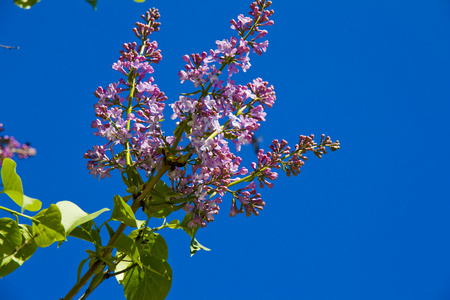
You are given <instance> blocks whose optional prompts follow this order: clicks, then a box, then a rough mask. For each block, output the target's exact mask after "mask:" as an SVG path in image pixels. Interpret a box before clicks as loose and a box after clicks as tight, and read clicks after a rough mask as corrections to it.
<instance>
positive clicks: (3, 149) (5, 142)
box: [0, 123, 36, 166]
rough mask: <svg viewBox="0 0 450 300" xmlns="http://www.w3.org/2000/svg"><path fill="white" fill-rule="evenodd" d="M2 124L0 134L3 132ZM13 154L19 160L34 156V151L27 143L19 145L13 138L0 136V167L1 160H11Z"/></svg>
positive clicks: (0, 124)
mask: <svg viewBox="0 0 450 300" xmlns="http://www.w3.org/2000/svg"><path fill="white" fill-rule="evenodd" d="M4 130H5V129H4V128H3V124H2V123H0V132H2V131H4ZM15 154H17V156H18V157H19V158H21V159H24V158H28V157H30V156H35V155H36V149H34V148H33V147H30V145H29V144H28V143H25V144H20V143H19V142H18V141H17V140H16V139H15V138H14V137H13V136H7V135H4V136H0V166H1V165H2V162H3V159H5V158H7V157H8V158H11V157H13V156H14V155H15Z"/></svg>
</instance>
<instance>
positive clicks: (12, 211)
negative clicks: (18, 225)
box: [0, 206, 39, 222]
mask: <svg viewBox="0 0 450 300" xmlns="http://www.w3.org/2000/svg"><path fill="white" fill-rule="evenodd" d="M0 209H1V210H4V211H7V212H9V213H10V214H13V215H15V216H21V217H25V218H28V219H30V220H32V221H35V222H39V221H38V220H36V219H35V218H33V217H30V216H27V215H24V214H21V213H20V212H17V211H15V210H11V209H9V208H6V207H3V206H0Z"/></svg>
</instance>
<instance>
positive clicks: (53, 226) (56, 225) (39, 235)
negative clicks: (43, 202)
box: [33, 204, 66, 247]
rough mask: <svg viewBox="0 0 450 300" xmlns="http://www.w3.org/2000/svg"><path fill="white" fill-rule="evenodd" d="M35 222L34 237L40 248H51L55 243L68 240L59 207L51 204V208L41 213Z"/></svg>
mask: <svg viewBox="0 0 450 300" xmlns="http://www.w3.org/2000/svg"><path fill="white" fill-rule="evenodd" d="M34 219H36V220H37V221H38V222H35V221H33V235H34V236H36V237H35V241H36V243H37V245H38V246H39V247H47V246H50V245H51V244H52V243H53V242H56V241H63V240H65V239H66V231H65V229H64V226H63V224H61V212H60V211H59V208H58V206H56V205H55V204H51V205H50V207H49V208H47V209H44V210H42V211H40V212H39V213H38V214H37V215H36V216H35V217H34Z"/></svg>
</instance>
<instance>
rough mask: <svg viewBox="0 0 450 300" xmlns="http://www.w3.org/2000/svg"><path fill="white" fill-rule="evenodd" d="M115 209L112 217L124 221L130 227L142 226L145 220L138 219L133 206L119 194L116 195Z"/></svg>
mask: <svg viewBox="0 0 450 300" xmlns="http://www.w3.org/2000/svg"><path fill="white" fill-rule="evenodd" d="M113 200H114V209H113V212H112V215H111V219H113V220H116V221H119V222H122V223H124V224H125V225H127V226H130V227H134V228H136V227H141V225H142V223H143V222H144V221H138V220H136V218H135V216H134V213H133V210H132V209H131V207H130V206H129V205H128V204H126V203H125V201H123V200H122V198H121V197H120V196H118V195H116V196H114V199H113Z"/></svg>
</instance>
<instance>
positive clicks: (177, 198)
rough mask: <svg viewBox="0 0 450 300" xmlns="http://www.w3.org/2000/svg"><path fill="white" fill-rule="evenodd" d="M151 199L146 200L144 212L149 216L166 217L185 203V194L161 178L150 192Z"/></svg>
mask: <svg viewBox="0 0 450 300" xmlns="http://www.w3.org/2000/svg"><path fill="white" fill-rule="evenodd" d="M149 194H150V196H151V197H149V200H146V202H145V208H144V212H145V213H146V214H147V216H149V217H154V218H165V217H167V216H168V215H170V214H171V213H172V212H174V211H177V210H179V209H181V208H183V206H184V205H185V203H186V202H187V200H186V199H185V198H183V197H184V194H182V193H178V192H174V191H172V190H171V189H170V188H169V187H168V186H167V185H166V183H165V182H164V181H162V180H159V181H158V182H157V183H156V185H155V186H154V187H153V189H152V190H151V191H150V192H149Z"/></svg>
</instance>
